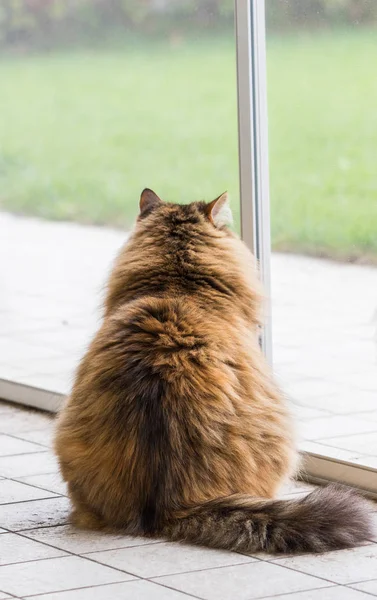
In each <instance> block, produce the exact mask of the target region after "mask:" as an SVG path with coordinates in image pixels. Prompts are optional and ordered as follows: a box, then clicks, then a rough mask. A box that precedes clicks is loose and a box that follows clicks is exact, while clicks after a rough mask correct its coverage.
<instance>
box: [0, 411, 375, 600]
mask: <svg viewBox="0 0 377 600" xmlns="http://www.w3.org/2000/svg"><path fill="white" fill-rule="evenodd" d="M52 427H53V418H52V417H51V416H48V415H46V414H43V413H38V412H31V411H29V410H25V409H22V408H18V407H15V406H12V405H9V404H7V403H1V402H0V527H1V528H2V529H0V600H3V599H8V598H29V597H32V598H34V597H35V598H36V600H38V599H39V598H40V600H185V598H186V599H188V598H199V599H202V600H233V599H235V598H237V600H253V599H256V598H281V600H364V599H365V600H367V599H368V598H370V597H371V596H377V543H376V542H377V538H375V540H374V541H373V540H370V542H368V543H367V544H366V545H364V546H361V547H360V548H356V549H353V550H347V551H340V552H332V553H329V554H326V555H322V556H296V557H281V556H270V555H262V554H260V555H255V556H247V555H242V554H237V553H231V552H225V551H218V550H209V549H206V548H199V547H191V546H186V545H181V544H175V543H168V542H166V541H164V540H159V541H153V542H151V541H150V540H145V539H143V538H132V537H128V536H124V535H121V534H119V535H115V534H111V535H110V534H100V533H96V532H81V531H78V530H75V529H73V528H72V527H71V526H70V525H69V523H68V515H69V502H68V498H67V497H66V496H65V494H66V489H65V485H64V483H63V482H62V481H61V479H60V476H59V473H58V469H57V464H56V461H55V459H54V457H53V455H52V453H51V451H50V439H51V433H52ZM30 440H32V441H30ZM310 487H311V486H308V485H304V484H296V483H292V484H290V485H289V486H287V488H286V489H285V490H284V491H283V495H290V496H292V495H297V494H301V493H304V492H305V491H307V490H309V489H310ZM376 509H377V505H376ZM376 522H377V512H376Z"/></svg>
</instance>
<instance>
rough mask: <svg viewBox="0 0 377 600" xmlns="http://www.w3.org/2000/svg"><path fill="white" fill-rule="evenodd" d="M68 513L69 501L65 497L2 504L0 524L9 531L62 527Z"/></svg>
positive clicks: (0, 507)
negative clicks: (52, 526)
mask: <svg viewBox="0 0 377 600" xmlns="http://www.w3.org/2000/svg"><path fill="white" fill-rule="evenodd" d="M69 511H70V504H69V500H68V498H66V497H65V496H60V497H57V498H50V499H47V500H31V501H30V502H20V503H18V504H2V505H0V523H1V524H2V525H4V527H5V528H6V529H9V530H10V531H21V530H22V529H36V528H39V527H49V526H51V525H64V524H65V523H67V520H68V516H69Z"/></svg>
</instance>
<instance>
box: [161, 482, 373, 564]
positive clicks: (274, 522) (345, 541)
mask: <svg viewBox="0 0 377 600" xmlns="http://www.w3.org/2000/svg"><path fill="white" fill-rule="evenodd" d="M372 530H373V527H372V519H371V509H370V506H369V503H368V501H367V500H364V498H362V497H361V496H360V495H359V494H358V493H357V492H355V491H354V490H351V489H348V488H346V487H343V486H340V485H336V484H331V485H328V486H327V487H324V488H318V489H316V490H315V491H314V492H312V493H310V494H309V495H308V496H306V497H304V498H297V499H287V500H264V499H255V498H252V497H248V496H244V495H241V494H234V495H232V496H228V497H225V498H220V499H218V500H213V501H211V502H208V503H205V504H203V505H201V506H198V507H195V508H192V509H188V510H186V511H182V512H181V513H180V514H177V515H176V516H175V518H174V519H172V521H171V522H170V523H169V524H167V525H166V526H165V528H164V530H163V532H162V533H163V535H165V536H167V537H168V538H169V539H171V540H180V541H187V542H191V543H196V544H200V545H203V546H209V547H212V548H222V549H227V550H234V551H238V552H260V551H263V552H270V553H280V552H281V553H288V552H289V553H293V552H324V551H328V550H336V549H341V548H349V547H352V546H355V545H357V544H359V543H361V542H362V541H364V540H367V539H370V537H371V535H372Z"/></svg>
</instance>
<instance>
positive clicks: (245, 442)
mask: <svg viewBox="0 0 377 600" xmlns="http://www.w3.org/2000/svg"><path fill="white" fill-rule="evenodd" d="M228 217H229V208H228V204H227V197H226V194H223V195H221V196H220V197H219V198H217V199H216V200H214V201H213V202H211V203H209V204H206V203H204V202H194V203H192V204H189V205H178V204H169V203H166V202H163V201H162V200H160V198H158V196H157V195H156V194H155V193H154V192H152V191H151V190H148V189H146V190H144V192H143V193H142V195H141V199H140V214H139V218H138V220H137V223H136V226H135V229H134V231H133V233H132V235H131V236H130V238H129V240H128V242H127V243H126V245H125V247H124V248H123V249H122V251H121V253H120V255H119V257H118V259H117V261H116V264H115V266H114V269H113V272H112V273H111V276H110V280H109V283H108V291H107V298H106V303H105V314H104V320H103V323H102V326H101V327H100V329H99V331H98V333H97V334H96V336H95V338H94V340H93V341H92V343H91V345H90V347H89V349H88V351H87V353H86V355H85V356H84V358H83V360H82V361H81V364H80V366H79V369H78V372H77V375H76V381H75V383H74V387H73V390H72V394H71V396H70V398H69V400H68V402H67V405H66V407H65V408H64V410H63V411H62V413H61V415H60V417H59V420H58V425H57V433H56V441H55V448H56V452H57V455H58V457H59V461H60V466H61V470H62V473H63V476H64V479H65V480H66V481H67V482H68V486H69V495H70V498H71V501H72V504H73V506H74V511H73V522H74V523H76V524H77V525H78V526H81V527H93V528H97V527H98V528H101V527H116V528H121V529H122V530H123V531H124V532H126V533H128V534H131V535H132V534H134V535H145V536H163V537H165V538H168V539H170V540H184V541H189V542H193V543H197V544H203V545H206V546H211V547H216V548H226V549H229V550H238V551H243V552H251V551H253V552H255V551H258V550H264V551H266V552H293V551H323V550H329V549H335V548H344V547H348V546H352V545H354V544H356V543H359V542H361V541H362V540H364V539H366V538H368V536H369V534H370V528H371V525H370V516H369V514H368V513H369V508H368V503H367V502H366V501H365V500H364V499H362V498H361V497H360V496H358V495H357V494H356V493H355V492H353V491H351V490H347V489H345V488H342V487H338V486H336V485H335V486H333V485H331V486H328V487H327V488H324V489H318V490H316V491H314V492H313V493H311V494H310V495H309V496H307V497H305V498H300V499H293V500H276V499H274V497H275V496H276V494H277V492H278V490H279V488H280V486H281V485H282V483H284V482H285V481H286V480H287V479H288V478H289V477H291V476H292V475H293V474H294V472H295V469H296V466H297V452H296V448H295V441H294V435H293V427H292V422H291V417H290V415H289V412H288V410H287V407H286V404H285V402H284V399H283V397H282V394H281V392H280V391H279V389H278V388H277V386H276V385H275V383H274V381H273V379H272V376H271V373H270V369H269V367H268V365H267V363H266V361H265V359H264V357H263V355H262V353H261V351H260V349H259V345H258V339H257V336H258V324H259V309H260V303H261V294H260V288H259V283H258V279H257V275H256V269H255V265H254V261H253V256H252V255H251V253H250V252H249V250H248V249H247V248H246V246H245V245H244V244H243V242H241V241H240V239H239V238H238V237H237V236H236V235H235V234H234V233H232V232H231V230H230V229H229V228H228V226H227V219H228Z"/></svg>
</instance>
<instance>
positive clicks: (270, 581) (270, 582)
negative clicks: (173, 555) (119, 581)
mask: <svg viewBox="0 0 377 600" xmlns="http://www.w3.org/2000/svg"><path fill="white" fill-rule="evenodd" d="M156 581H157V579H156ZM158 581H159V582H160V583H164V584H165V585H167V586H168V587H172V588H174V589H177V590H180V591H182V592H186V593H188V594H192V595H194V596H198V597H200V598H203V600H229V599H230V598H237V600H254V598H264V597H265V596H273V595H277V594H282V593H283V592H284V593H285V594H287V593H290V592H298V591H303V590H308V589H314V588H321V587H326V586H329V585H331V584H329V582H327V581H323V580H321V579H317V578H316V577H311V576H310V575H304V574H303V573H298V572H297V571H292V570H290V569H285V568H283V567H279V566H278V565H273V564H271V563H267V562H262V561H257V562H254V563H250V564H246V565H236V566H232V567H225V568H222V569H210V570H208V571H198V572H196V573H182V574H180V575H170V576H168V577H159V578H158ZM324 598H325V596H323V600H324Z"/></svg>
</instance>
